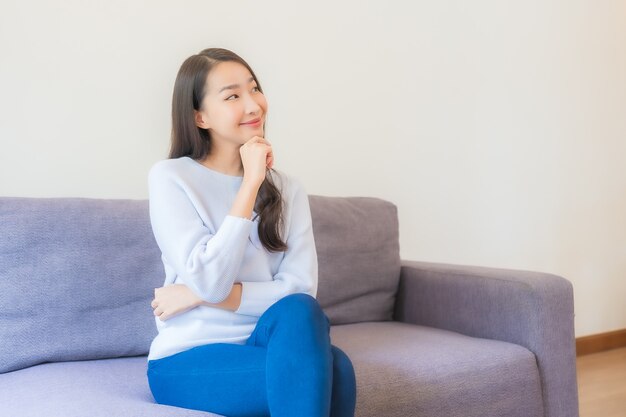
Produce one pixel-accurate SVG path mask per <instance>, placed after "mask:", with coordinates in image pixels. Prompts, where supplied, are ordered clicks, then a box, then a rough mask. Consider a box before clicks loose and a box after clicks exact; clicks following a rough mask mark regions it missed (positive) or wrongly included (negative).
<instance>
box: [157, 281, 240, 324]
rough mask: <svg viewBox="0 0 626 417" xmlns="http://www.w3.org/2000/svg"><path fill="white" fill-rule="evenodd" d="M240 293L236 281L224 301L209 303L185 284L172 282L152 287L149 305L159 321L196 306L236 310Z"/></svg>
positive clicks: (238, 284)
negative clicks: (152, 294)
mask: <svg viewBox="0 0 626 417" xmlns="http://www.w3.org/2000/svg"><path fill="white" fill-rule="evenodd" d="M241 293H242V286H241V283H238V282H237V283H235V284H234V285H233V288H232V289H231V291H230V294H229V295H228V297H226V299H225V300H224V301H222V302H221V303H218V304H211V303H208V302H206V301H204V300H202V299H201V298H200V297H198V296H197V295H196V294H195V293H194V292H193V291H191V290H190V289H189V287H187V286H186V285H184V284H172V285H167V286H165V287H160V288H155V289H154V300H152V304H151V306H152V308H153V309H154V315H155V316H157V317H158V318H159V320H161V321H165V320H167V319H171V318H172V317H175V316H177V315H179V314H181V313H184V312H185V311H189V310H193V309H194V308H196V307H198V306H208V307H217V308H221V309H225V310H230V311H237V309H238V308H239V305H240V304H241Z"/></svg>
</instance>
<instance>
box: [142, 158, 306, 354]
mask: <svg viewBox="0 0 626 417" xmlns="http://www.w3.org/2000/svg"><path fill="white" fill-rule="evenodd" d="M272 176H273V178H274V182H275V184H276V186H277V187H278V188H279V189H281V192H282V197H283V201H284V232H283V234H282V235H281V236H282V238H283V240H284V241H285V242H286V243H287V245H288V247H289V248H288V249H287V251H286V252H274V253H271V252H268V251H267V250H266V249H265V248H264V247H263V245H262V244H261V241H260V240H259V235H258V219H257V220H255V221H252V220H250V219H246V218H242V217H236V216H231V215H229V214H228V213H229V212H230V209H231V207H232V204H233V201H234V199H235V196H236V195H237V192H238V191H239V187H240V186H241V182H242V180H243V177H237V176H231V175H226V174H222V173H220V172H217V171H214V170H211V169H209V168H207V167H205V166H204V165H202V164H200V163H199V162H197V161H195V160H193V159H191V158H189V157H186V156H185V157H181V158H176V159H166V160H163V161H159V162H157V163H156V164H154V166H153V167H152V168H151V169H150V173H149V175H148V185H149V203H150V221H151V223H152V231H153V233H154V237H155V238H156V242H157V244H158V246H159V248H160V249H161V252H162V256H161V260H162V261H163V266H164V268H165V284H164V285H169V284H174V283H180V284H185V285H187V286H188V287H189V288H190V289H191V290H192V291H194V292H195V293H196V294H197V295H198V296H199V297H200V298H202V299H204V300H206V301H208V302H209V303H219V302H221V301H223V300H224V299H225V298H226V297H227V296H228V294H229V293H230V291H231V289H232V286H233V283H235V282H241V283H242V296H241V305H240V306H239V309H238V310H237V311H235V312H233V311H228V310H225V309H219V308H215V307H207V306H200V307H197V308H195V309H193V310H190V311H187V312H185V313H182V314H180V315H178V316H175V317H173V318H171V319H169V320H166V321H161V320H160V319H159V318H158V317H155V321H156V325H157V329H158V331H159V334H158V335H157V336H156V338H155V339H154V340H153V342H152V344H151V346H150V352H149V355H148V360H152V359H159V358H162V357H165V356H170V355H173V354H175V353H178V352H182V351H184V350H187V349H190V348H193V347H196V346H200V345H204V344H208V343H218V342H221V343H236V344H243V343H245V341H246V339H247V338H248V337H249V336H250V334H251V333H252V331H253V330H254V327H255V325H256V322H257V320H258V318H259V317H260V316H261V315H262V314H263V312H265V310H267V308H268V307H269V306H271V305H272V304H273V303H274V302H276V301H278V300H279V299H280V298H282V297H284V296H286V295H289V294H293V293H298V292H302V293H306V294H309V295H312V296H313V297H315V296H316V294H317V253H316V251H315V241H314V238H313V229H312V226H311V212H310V209H309V201H308V197H307V194H306V192H305V190H304V189H303V187H302V186H301V185H300V183H299V182H298V181H296V180H295V179H293V178H290V177H288V176H286V175H285V174H284V173H278V172H276V171H274V173H273V174H272ZM255 216H256V212H254V213H253V215H252V218H254V217H255Z"/></svg>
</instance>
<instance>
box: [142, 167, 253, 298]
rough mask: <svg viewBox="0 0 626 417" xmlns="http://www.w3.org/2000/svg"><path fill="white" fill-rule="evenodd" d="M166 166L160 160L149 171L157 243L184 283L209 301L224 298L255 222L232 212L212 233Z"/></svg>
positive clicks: (151, 215)
mask: <svg viewBox="0 0 626 417" xmlns="http://www.w3.org/2000/svg"><path fill="white" fill-rule="evenodd" d="M164 168H166V167H163V166H159V164H157V165H155V166H154V167H153V168H152V169H151V170H150V173H149V174H148V188H149V210H150V222H151V224H152V231H153V233H154V237H155V239H156V242H157V244H158V246H159V248H160V249H161V252H162V253H163V257H164V258H165V260H166V261H167V262H168V264H170V265H171V266H172V267H173V269H174V270H175V271H176V274H177V275H178V277H179V279H180V281H182V283H184V284H185V285H187V286H188V287H189V288H190V289H191V290H192V291H193V292H194V293H196V294H197V295H198V296H199V297H200V298H202V299H203V300H205V301H207V302H209V303H219V302H222V301H224V300H225V299H226V297H227V296H228V295H229V294H230V292H231V290H232V286H233V284H234V282H235V278H237V275H238V274H239V270H240V268H241V263H242V261H243V257H244V254H245V250H246V245H247V240H248V236H249V235H250V230H251V227H252V225H253V222H252V220H250V219H246V218H243V217H236V216H231V215H227V216H226V217H225V218H224V221H223V222H222V224H221V225H220V226H219V229H218V230H217V231H215V232H212V231H211V230H209V228H208V227H207V226H206V225H205V224H204V222H203V221H202V219H201V218H200V216H199V214H198V212H197V211H196V208H195V207H194V205H193V203H192V201H191V199H190V197H189V195H188V193H187V192H186V188H185V185H184V184H183V182H182V181H181V179H180V178H177V176H176V175H174V173H172V172H171V171H170V170H168V169H164Z"/></svg>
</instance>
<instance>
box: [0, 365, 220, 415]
mask: <svg viewBox="0 0 626 417" xmlns="http://www.w3.org/2000/svg"><path fill="white" fill-rule="evenodd" d="M146 371H147V358H146V356H140V357H127V358H118V359H101V360H90V361H74V362H57V363H44V364H41V365H37V366H32V367H30V368H25V369H20V370H18V371H13V372H8V373H5V374H0V398H2V406H1V407H0V416H1V417H9V416H20V417H41V416H46V417H112V416H132V417H211V416H217V414H212V413H206V412H203V411H195V410H188V409H184V408H179V407H170V406H166V405H160V404H156V403H155V402H154V399H153V398H152V394H151V393H150V388H149V387H148V379H147V377H146Z"/></svg>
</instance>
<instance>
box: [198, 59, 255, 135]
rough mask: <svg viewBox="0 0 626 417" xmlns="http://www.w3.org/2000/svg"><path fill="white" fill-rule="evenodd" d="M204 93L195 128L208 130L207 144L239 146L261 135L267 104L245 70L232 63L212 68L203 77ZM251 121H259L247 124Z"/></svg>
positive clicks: (241, 66) (250, 75) (236, 63)
mask: <svg viewBox="0 0 626 417" xmlns="http://www.w3.org/2000/svg"><path fill="white" fill-rule="evenodd" d="M205 91H206V93H205V96H204V99H203V102H202V106H201V109H200V110H199V111H197V112H196V125H197V126H198V127H200V128H203V129H208V130H209V132H210V134H211V140H216V141H221V142H223V141H226V142H231V143H233V144H236V145H242V144H244V143H245V142H247V141H248V140H250V139H251V138H252V137H253V136H263V135H264V132H263V125H264V123H265V115H266V113H267V101H266V100H265V96H264V95H263V93H261V91H259V89H258V88H257V84H256V81H255V80H254V78H253V77H252V74H250V71H248V69H247V68H246V67H245V66H243V65H242V64H240V63H238V62H232V61H226V62H220V63H219V64H217V65H215V66H214V67H213V69H212V70H211V71H210V72H209V75H208V76H207V84H206V86H205ZM254 120H259V121H258V123H254V124H249V123H248V122H250V121H254Z"/></svg>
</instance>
